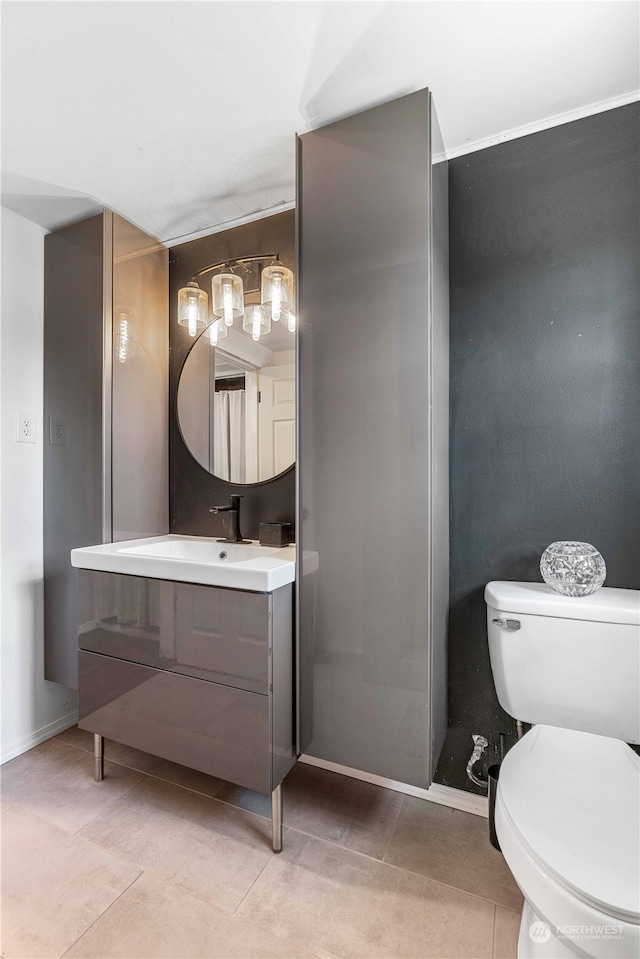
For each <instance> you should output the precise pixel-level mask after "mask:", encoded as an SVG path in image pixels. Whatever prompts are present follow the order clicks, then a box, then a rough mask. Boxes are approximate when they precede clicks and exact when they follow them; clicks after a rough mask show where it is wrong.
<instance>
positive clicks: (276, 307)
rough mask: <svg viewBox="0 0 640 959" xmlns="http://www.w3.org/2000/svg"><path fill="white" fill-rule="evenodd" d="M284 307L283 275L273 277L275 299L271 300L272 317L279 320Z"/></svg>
mask: <svg viewBox="0 0 640 959" xmlns="http://www.w3.org/2000/svg"><path fill="white" fill-rule="evenodd" d="M281 307H282V277H281V276H274V278H273V300H272V301H271V319H273V320H279V319H280V313H281Z"/></svg>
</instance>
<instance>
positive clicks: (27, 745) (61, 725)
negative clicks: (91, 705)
mask: <svg viewBox="0 0 640 959" xmlns="http://www.w3.org/2000/svg"><path fill="white" fill-rule="evenodd" d="M77 722H78V711H77V710H76V709H74V710H73V712H71V713H65V715H64V716H61V717H60V719H56V720H55V722H53V723H48V724H47V725H46V726H41V728H40V729H36V730H35V731H34V732H32V733H30V734H29V735H28V736H24V737H23V738H22V739H18V741H17V742H15V743H11V744H10V745H9V746H6V747H5V748H4V749H3V750H2V755H0V765H2V764H3V763H8V762H9V760H10V759H15V758H16V756H21V755H22V753H26V752H27V751H28V750H29V749H33V747H34V746H39V745H40V743H43V742H44V741H45V740H46V739H51V737H52V736H57V735H58V733H61V732H64V730H65V729H69V728H70V727H71V726H75V725H76V723H77Z"/></svg>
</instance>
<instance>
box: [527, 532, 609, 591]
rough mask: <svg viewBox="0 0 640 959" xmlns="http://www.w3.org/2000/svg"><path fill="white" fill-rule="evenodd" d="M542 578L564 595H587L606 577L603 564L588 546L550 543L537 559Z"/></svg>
mask: <svg viewBox="0 0 640 959" xmlns="http://www.w3.org/2000/svg"><path fill="white" fill-rule="evenodd" d="M540 572H541V573H542V578H543V580H544V581H545V583H546V584H547V586H550V587H551V589H555V591H556V593H562V594H563V595H564V596H589V594H590V593H595V591H596V590H597V589H600V587H601V586H602V584H603V583H604V581H605V579H606V576H607V567H606V566H605V562H604V560H603V558H602V556H601V555H600V553H599V552H598V550H597V549H596V548H595V546H592V545H591V544H590V543H575V542H573V541H568V542H559V543H552V544H551V546H547V548H546V549H545V551H544V553H543V554H542V556H541V558H540Z"/></svg>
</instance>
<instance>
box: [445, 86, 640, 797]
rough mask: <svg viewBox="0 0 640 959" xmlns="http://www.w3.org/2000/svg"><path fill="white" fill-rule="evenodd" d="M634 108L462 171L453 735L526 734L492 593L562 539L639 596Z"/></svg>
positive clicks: (451, 750)
mask: <svg viewBox="0 0 640 959" xmlns="http://www.w3.org/2000/svg"><path fill="white" fill-rule="evenodd" d="M638 130H639V124H638V107H637V105H635V104H633V105H630V106H625V107H621V108H619V109H616V110H611V111H608V112H605V113H601V114H599V115H597V116H592V117H588V118H586V119H583V120H578V121H576V122H573V123H569V124H565V125H562V126H559V127H555V128H554V129H551V130H546V131H544V132H541V133H536V134H534V135H532V136H528V137H524V138H522V139H518V140H514V141H512V142H509V143H504V144H501V145H499V146H496V147H492V148H490V149H487V150H482V151H479V152H477V153H472V154H469V155H468V156H463V157H460V158H458V159H455V160H453V161H450V164H449V170H450V264H451V274H450V275H451V611H450V651H449V663H450V679H449V704H450V706H449V733H448V736H447V740H446V743H445V747H444V750H443V753H442V757H441V760H440V763H439V766H438V770H437V774H436V778H437V780H438V781H439V782H441V783H445V784H447V785H450V786H456V787H459V788H462V789H471V790H473V791H475V787H474V786H472V785H471V783H469V781H468V779H467V777H466V775H465V765H466V762H467V759H468V757H469V755H470V752H471V747H472V743H471V735H472V733H476V732H477V733H483V734H484V735H487V736H488V737H489V738H490V739H492V740H494V741H495V739H496V738H497V736H498V733H499V732H500V731H501V730H505V731H507V732H508V733H509V734H510V736H511V738H512V739H513V737H514V724H513V722H512V721H511V720H510V719H509V718H508V717H507V716H506V715H505V714H504V713H503V712H502V710H501V709H500V707H499V705H498V703H497V700H496V697H495V693H494V688H493V681H492V677H491V669H490V664H489V654H488V649H487V636H486V625H485V605H484V601H483V589H484V585H485V583H487V582H489V581H490V580H493V579H503V580H531V581H541V577H540V573H539V566H538V563H539V557H540V554H541V553H542V551H543V550H544V548H545V547H546V546H547V545H548V544H549V543H551V542H552V541H554V540H559V539H577V540H585V541H587V542H590V543H593V544H594V545H595V546H596V547H597V548H598V549H599V550H600V552H601V553H602V555H603V556H604V558H605V561H606V563H607V571H608V575H607V580H606V584H605V585H607V586H618V587H626V588H638V587H639V586H640V577H639V559H640V522H639V514H638V475H639V467H640V450H639V431H638V399H639V380H638V345H639V344H638V329H639V324H638V314H639V308H638V304H639V299H640V289H639V281H638V262H639V253H640V244H639V235H638V229H639V228H638V225H639V222H640V220H639V202H638V189H639V182H640V180H639V173H640V170H639V144H638Z"/></svg>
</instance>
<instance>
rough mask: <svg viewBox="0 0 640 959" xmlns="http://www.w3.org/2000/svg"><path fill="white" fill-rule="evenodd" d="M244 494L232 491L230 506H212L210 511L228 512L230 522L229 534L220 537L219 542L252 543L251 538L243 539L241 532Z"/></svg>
mask: <svg viewBox="0 0 640 959" xmlns="http://www.w3.org/2000/svg"><path fill="white" fill-rule="evenodd" d="M241 499H242V496H240V494H238V493H232V494H231V496H230V497H229V500H230V503H229V506H212V507H211V508H210V509H209V512H210V513H228V514H229V523H228V526H227V535H226V537H225V538H224V539H219V540H218V542H219V543H250V542H251V540H248V539H243V538H242V533H241V532H240V500H241Z"/></svg>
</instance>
